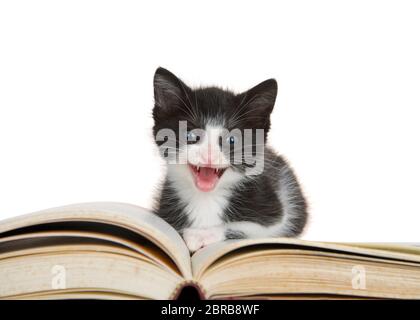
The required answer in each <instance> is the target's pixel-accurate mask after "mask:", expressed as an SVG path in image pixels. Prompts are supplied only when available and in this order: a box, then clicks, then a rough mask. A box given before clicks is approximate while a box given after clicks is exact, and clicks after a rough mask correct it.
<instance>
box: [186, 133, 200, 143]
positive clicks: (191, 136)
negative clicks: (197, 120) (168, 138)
mask: <svg viewBox="0 0 420 320" xmlns="http://www.w3.org/2000/svg"><path fill="white" fill-rule="evenodd" d="M187 141H188V142H197V141H198V139H197V135H195V134H194V132H192V131H187Z"/></svg>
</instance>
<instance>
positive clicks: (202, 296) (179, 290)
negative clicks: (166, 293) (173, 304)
mask: <svg viewBox="0 0 420 320" xmlns="http://www.w3.org/2000/svg"><path fill="white" fill-rule="evenodd" d="M194 296H195V298H196V299H199V300H206V299H207V295H206V291H205V290H204V288H203V287H202V285H201V284H200V283H199V282H197V281H194V280H186V281H184V282H181V283H180V284H179V285H178V286H177V287H176V288H175V289H174V291H173V293H172V294H171V296H170V297H169V300H182V299H194Z"/></svg>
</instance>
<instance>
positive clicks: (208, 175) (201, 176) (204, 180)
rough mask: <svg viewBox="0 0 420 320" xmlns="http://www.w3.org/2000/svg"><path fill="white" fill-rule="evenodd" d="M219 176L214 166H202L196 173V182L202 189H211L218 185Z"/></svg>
mask: <svg viewBox="0 0 420 320" xmlns="http://www.w3.org/2000/svg"><path fill="white" fill-rule="evenodd" d="M218 180H219V176H218V175H217V174H216V173H215V172H214V169H212V168H206V167H201V168H200V172H197V174H196V180H195V184H196V186H197V188H198V189H200V190H201V191H211V190H213V189H214V187H215V186H216V183H217V181H218Z"/></svg>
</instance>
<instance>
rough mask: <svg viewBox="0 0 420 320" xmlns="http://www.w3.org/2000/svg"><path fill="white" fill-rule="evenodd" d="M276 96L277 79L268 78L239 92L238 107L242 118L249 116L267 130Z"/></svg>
mask: <svg viewBox="0 0 420 320" xmlns="http://www.w3.org/2000/svg"><path fill="white" fill-rule="evenodd" d="M276 97H277V81H276V80H275V79H268V80H265V81H263V82H261V83H260V84H258V85H256V86H255V87H253V88H251V89H249V90H248V91H246V92H244V93H242V94H240V95H239V99H240V105H239V106H238V108H239V109H240V112H241V113H242V114H244V118H249V119H250V120H251V121H253V122H254V124H255V125H258V126H259V128H262V129H267V130H268V129H269V127H270V114H271V112H272V111H273V108H274V104H275V102H276ZM254 127H255V126H254Z"/></svg>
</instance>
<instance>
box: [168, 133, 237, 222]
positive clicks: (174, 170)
mask: <svg viewBox="0 0 420 320" xmlns="http://www.w3.org/2000/svg"><path fill="white" fill-rule="evenodd" d="M222 130H223V128H222V127H220V126H219V127H217V126H210V125H209V126H207V127H206V134H205V136H204V137H202V140H200V142H199V143H196V144H190V145H186V146H184V147H183V148H182V149H181V150H180V154H179V156H180V160H181V161H180V164H173V165H169V166H168V177H169V179H170V180H171V182H172V183H173V184H174V187H175V189H176V191H177V193H178V196H179V197H180V199H181V200H182V202H183V203H184V204H185V205H186V208H185V210H186V213H187V215H188V217H189V221H190V222H191V226H190V227H191V228H210V227H215V226H218V225H220V224H222V222H223V221H222V214H223V211H224V210H225V208H226V206H227V205H228V200H229V198H230V196H231V188H232V187H233V186H235V185H236V184H237V183H238V182H239V181H240V180H241V179H242V178H243V175H242V174H240V173H238V172H235V171H233V170H232V169H231V168H227V169H226V170H225V172H224V173H223V175H222V176H221V177H220V179H219V181H218V182H217V185H216V187H215V188H214V190H211V191H209V192H203V191H201V190H199V189H197V187H196V186H195V183H194V179H193V176H192V173H191V172H190V169H189V168H188V164H185V163H187V162H188V163H191V164H193V165H200V164H208V163H209V162H211V164H212V166H213V165H214V166H220V167H227V165H228V163H229V162H226V161H227V160H226V157H225V155H224V154H223V152H222V151H221V150H220V147H219V138H218V137H219V135H220V134H221V132H222ZM209 148H210V149H211V151H210V152H208V149H209ZM209 155H210V156H211V158H210V159H209V158H208V156H209ZM206 157H207V158H206Z"/></svg>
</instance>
